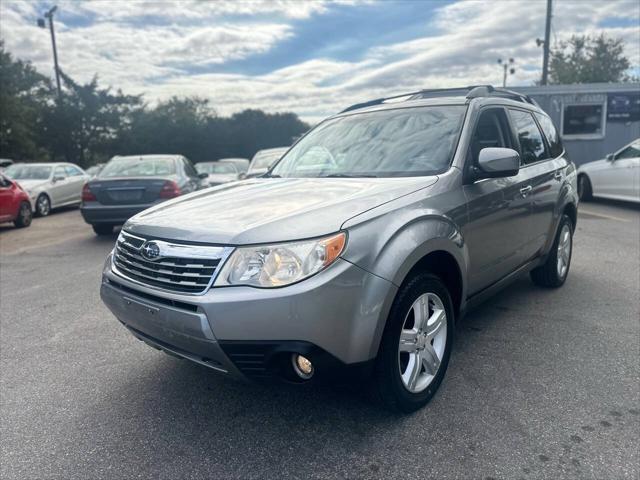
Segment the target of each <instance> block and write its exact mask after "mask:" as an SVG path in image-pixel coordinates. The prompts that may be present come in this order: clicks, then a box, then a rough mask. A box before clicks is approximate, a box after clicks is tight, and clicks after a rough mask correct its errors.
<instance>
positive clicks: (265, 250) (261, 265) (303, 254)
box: [215, 233, 347, 288]
mask: <svg viewBox="0 0 640 480" xmlns="http://www.w3.org/2000/svg"><path fill="white" fill-rule="evenodd" d="M346 240H347V236H346V234H345V233H338V234H337V235H332V236H330V237H325V238H320V239H316V240H305V241H300V242H290V243H280V244H277V245H257V246H251V247H239V248H237V249H236V250H235V251H234V252H233V253H232V254H231V257H230V258H229V259H228V260H227V262H226V263H225V264H224V266H223V267H222V271H221V272H220V274H219V275H218V278H217V279H216V282H215V285H216V286H224V285H248V286H251V287H262V288H273V287H283V286H285V285H289V284H291V283H295V282H299V281H300V280H304V279H305V278H308V277H310V276H311V275H314V274H316V273H318V272H319V271H321V270H323V269H325V268H327V267H328V266H329V265H331V264H332V263H333V262H334V261H335V260H336V259H337V258H338V256H339V255H340V254H341V253H342V250H344V246H345V243H346Z"/></svg>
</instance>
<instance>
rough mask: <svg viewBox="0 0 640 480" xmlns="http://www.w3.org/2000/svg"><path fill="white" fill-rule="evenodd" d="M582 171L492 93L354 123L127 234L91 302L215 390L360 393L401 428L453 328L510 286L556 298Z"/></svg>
mask: <svg viewBox="0 0 640 480" xmlns="http://www.w3.org/2000/svg"><path fill="white" fill-rule="evenodd" d="M576 218H577V195H576V170H575V167H574V165H573V164H572V163H571V162H570V161H569V160H568V159H567V157H566V155H565V152H564V149H563V147H562V144H561V142H560V138H559V136H558V133H557V131H556V129H555V128H554V126H553V123H552V122H551V120H550V119H549V117H548V116H547V115H546V114H545V113H544V112H543V111H542V110H540V109H539V108H538V107H537V106H536V105H535V102H533V101H532V100H530V99H529V98H528V97H526V96H522V95H520V94H517V93H514V92H510V91H508V90H502V89H494V88H492V87H489V86H481V87H469V88H466V89H452V90H425V91H420V92H414V93H411V94H407V95H403V96H401V97H394V98H387V99H379V100H373V101H371V102H367V103H364V104H359V105H354V106H352V107H349V108H348V109H346V110H345V111H343V112H341V113H340V114H338V115H335V116H333V117H331V118H329V119H327V120H325V121H323V122H322V123H320V124H319V125H318V126H316V127H315V128H313V129H312V130H311V131H310V132H308V133H307V134H306V135H305V136H304V137H303V138H301V139H300V140H299V141H298V142H297V143H296V144H295V145H294V146H293V147H292V148H291V149H290V150H289V151H288V152H287V153H286V154H285V155H284V157H283V158H282V159H281V160H280V161H279V162H278V163H277V164H276V165H275V166H273V167H272V168H271V169H270V171H269V172H267V174H266V175H264V176H263V177H260V178H254V179H250V180H246V181H242V182H237V183H232V184H226V185H221V186H218V187H214V188H210V189H207V190H203V191H199V192H195V193H192V194H190V195H186V196H184V197H180V198H177V199H175V200H170V201H168V202H165V203H162V204H159V205H157V206H155V207H152V208H150V209H148V210H146V211H144V212H142V213H140V214H138V215H136V216H135V217H133V218H131V219H130V220H129V221H128V222H127V223H126V224H125V225H124V227H123V229H122V231H121V233H120V236H119V237H118V240H117V243H116V246H115V248H114V250H113V251H112V253H111V254H110V255H109V257H108V258H107V261H106V263H105V266H104V272H103V279H102V288H101V296H102V299H103V300H104V302H105V303H106V304H107V306H108V307H109V308H110V309H111V311H112V312H113V313H114V314H115V316H116V317H117V318H118V320H120V322H122V323H123V324H124V325H125V326H126V327H127V328H128V329H129V331H130V332H131V333H132V334H133V335H135V336H136V337H137V338H138V339H140V340H143V341H144V342H146V343H148V344H149V345H151V346H153V347H154V348H157V349H160V350H164V351H165V352H167V353H170V354H172V355H176V356H179V357H182V358H187V359H189V360H192V361H194V362H197V363H199V364H201V365H204V366H206V367H209V368H212V369H214V370H217V371H218V372H221V373H223V374H226V375H229V376H233V377H237V378H249V379H269V378H271V379H273V378H279V379H284V380H287V381H289V382H299V383H304V382H310V381H317V380H321V379H323V378H324V379H335V378H338V377H344V376H347V377H355V378H358V379H367V380H368V383H369V385H371V386H372V387H373V388H372V390H373V391H374V392H375V393H376V395H377V396H378V397H379V399H380V400H381V401H382V402H383V403H384V404H386V405H387V406H388V407H390V408H392V409H395V410H400V411H404V412H409V411H413V410H416V409H418V408H420V407H421V406H423V405H424V404H426V403H427V402H428V401H429V400H430V399H431V398H432V397H433V395H434V394H435V392H436V390H437V389H438V387H439V385H440V383H441V382H442V379H443V377H444V374H445V371H446V369H447V364H448V362H449V356H450V354H451V348H452V342H453V337H454V325H455V322H456V321H458V320H459V319H460V318H461V317H462V316H463V315H464V313H465V312H466V311H467V310H468V309H469V308H471V307H473V306H474V305H476V304H477V303H479V302H481V301H482V300H483V299H485V298H487V296H489V295H490V294H492V293H494V292H495V291H496V290H498V289H500V288H501V287H503V286H505V285H506V284H508V283H509V281H511V280H512V279H514V278H516V277H517V276H518V275H520V274H523V273H526V272H529V273H530V275H531V278H532V280H533V281H534V283H536V284H538V285H541V286H545V287H559V286H561V285H562V284H563V283H564V281H565V279H566V278H567V274H568V271H569V265H570V262H571V250H572V236H573V232H574V230H575V226H576Z"/></svg>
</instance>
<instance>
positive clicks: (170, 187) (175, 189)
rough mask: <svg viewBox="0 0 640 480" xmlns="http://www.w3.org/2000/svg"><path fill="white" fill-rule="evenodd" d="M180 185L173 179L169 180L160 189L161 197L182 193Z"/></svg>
mask: <svg viewBox="0 0 640 480" xmlns="http://www.w3.org/2000/svg"><path fill="white" fill-rule="evenodd" d="M181 193H182V192H181V191H180V187H179V186H178V184H177V183H176V182H174V181H173V180H167V181H166V182H164V185H162V190H160V198H173V197H177V196H179V195H180V194H181Z"/></svg>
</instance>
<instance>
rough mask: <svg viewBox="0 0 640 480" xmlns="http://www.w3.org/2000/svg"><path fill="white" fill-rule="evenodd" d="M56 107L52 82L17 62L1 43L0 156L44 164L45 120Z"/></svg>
mask: <svg viewBox="0 0 640 480" xmlns="http://www.w3.org/2000/svg"><path fill="white" fill-rule="evenodd" d="M52 104H53V91H52V88H51V82H50V81H49V79H47V78H46V77H45V76H44V75H41V74H39V73H38V72H36V70H35V69H34V68H33V67H32V66H31V64H30V63H28V62H23V61H21V60H17V59H14V58H13V57H12V55H11V54H10V53H9V52H7V51H6V50H5V49H4V42H2V41H0V156H2V157H4V158H12V159H14V160H31V161H33V160H42V159H46V158H47V156H48V155H47V152H46V151H45V150H44V149H43V148H42V146H41V144H40V143H41V142H40V140H41V131H40V129H41V127H42V117H43V113H44V111H45V109H46V108H49V107H50V106H51V105H52Z"/></svg>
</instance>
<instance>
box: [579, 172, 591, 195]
mask: <svg viewBox="0 0 640 480" xmlns="http://www.w3.org/2000/svg"><path fill="white" fill-rule="evenodd" d="M578 197H579V198H580V200H581V201H583V202H588V201H589V200H592V199H593V189H592V188H591V181H590V180H589V177H587V176H586V175H584V174H583V175H580V176H579V177H578Z"/></svg>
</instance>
